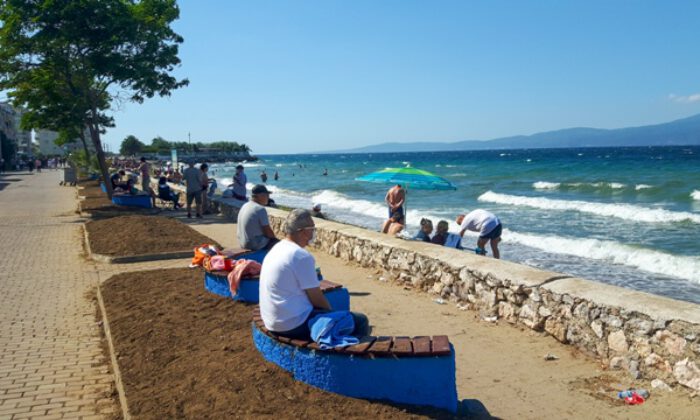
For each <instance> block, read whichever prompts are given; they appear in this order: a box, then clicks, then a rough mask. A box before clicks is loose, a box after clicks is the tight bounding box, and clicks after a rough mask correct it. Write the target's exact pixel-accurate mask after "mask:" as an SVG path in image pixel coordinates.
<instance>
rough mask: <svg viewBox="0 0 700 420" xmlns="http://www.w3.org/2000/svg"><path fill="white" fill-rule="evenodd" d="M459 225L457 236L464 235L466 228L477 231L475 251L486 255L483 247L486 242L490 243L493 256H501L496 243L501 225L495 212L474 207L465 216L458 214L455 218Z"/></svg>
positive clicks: (501, 229) (501, 228)
mask: <svg viewBox="0 0 700 420" xmlns="http://www.w3.org/2000/svg"><path fill="white" fill-rule="evenodd" d="M455 221H456V222H457V224H458V225H459V226H460V231H459V236H462V237H463V236H464V232H466V231H467V230H469V231H472V232H478V233H479V239H477V241H476V247H477V248H476V250H475V251H476V253H477V254H481V255H486V250H485V249H484V247H485V246H486V243H487V242H490V243H491V251H493V257H494V258H501V253H500V252H499V250H498V243H499V242H501V232H502V231H503V225H501V221H500V220H499V219H498V217H496V215H495V214H493V213H491V212H489V211H486V210H482V209H476V210H473V211H471V212H470V213H469V214H467V215H466V216H465V215H464V214H460V215H459V216H457V219H456V220H455Z"/></svg>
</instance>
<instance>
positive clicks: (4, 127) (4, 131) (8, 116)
mask: <svg viewBox="0 0 700 420" xmlns="http://www.w3.org/2000/svg"><path fill="white" fill-rule="evenodd" d="M0 140H1V141H2V145H1V147H0V157H1V158H3V159H4V160H7V161H9V160H10V158H12V156H4V155H3V153H7V151H8V150H12V149H15V148H16V146H17V131H16V130H15V110H14V108H12V106H11V105H10V104H8V103H5V102H0Z"/></svg>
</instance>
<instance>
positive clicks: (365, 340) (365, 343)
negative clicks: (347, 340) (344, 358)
mask: <svg viewBox="0 0 700 420" xmlns="http://www.w3.org/2000/svg"><path fill="white" fill-rule="evenodd" d="M376 339H377V337H372V336H368V337H362V338H360V342H359V343H357V344H355V345H354V346H348V347H345V348H343V349H342V351H341V353H350V354H364V353H366V352H367V349H369V348H370V346H371V345H372V343H374V341H375V340H376Z"/></svg>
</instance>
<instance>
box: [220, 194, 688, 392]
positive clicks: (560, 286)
mask: <svg viewBox="0 0 700 420" xmlns="http://www.w3.org/2000/svg"><path fill="white" fill-rule="evenodd" d="M225 206H226V205H222V207H225ZM228 213H234V212H233V211H229V212H228ZM235 213H236V214H237V211H236V212H235ZM268 214H269V215H270V223H271V225H272V228H273V230H274V231H275V232H276V233H277V235H278V236H281V235H282V233H281V232H282V231H281V227H282V224H283V221H284V218H285V217H286V212H284V211H281V210H277V209H268ZM316 226H317V240H316V243H315V245H314V247H315V248H316V249H318V250H321V251H324V252H327V253H328V254H331V255H333V256H335V257H338V258H341V259H343V260H344V261H348V262H353V263H356V264H358V265H360V266H363V267H369V268H374V269H379V270H383V271H384V273H385V276H386V277H388V278H389V279H391V280H392V281H393V282H395V283H398V284H400V285H410V286H412V287H414V288H417V289H421V290H423V291H425V292H428V293H431V294H435V295H439V296H440V297H442V298H443V299H445V300H449V301H451V302H454V303H455V304H458V305H461V306H466V307H468V308H469V309H472V310H477V311H479V312H480V313H481V315H482V318H484V319H488V320H494V319H499V320H504V321H507V322H510V323H512V324H518V325H523V326H525V327H527V328H530V329H532V330H535V331H540V332H542V333H543V334H548V335H551V336H552V337H554V338H556V339H557V340H559V341H560V342H562V343H565V344H570V345H572V346H575V347H577V348H578V349H581V350H582V351H584V352H586V353H588V354H590V355H592V356H594V357H596V358H597V359H599V360H601V361H603V362H605V363H606V364H608V365H609V366H610V367H611V368H613V369H626V370H627V371H629V372H630V374H631V375H632V376H634V377H635V378H637V377H645V378H648V379H661V380H663V381H665V382H666V383H668V384H671V385H673V384H675V383H680V384H682V385H684V386H687V387H689V388H691V389H693V390H696V391H700V368H699V365H700V305H696V304H692V303H688V302H682V301H676V300H673V299H668V298H664V297H660V296H655V295H651V294H648V293H642V292H636V291H633V290H629V289H624V288H620V287H616V286H610V285H606V284H603V283H598V282H594V281H590V280H585V279H580V278H574V277H572V276H567V275H564V274H560V273H555V272H550V271H544V270H539V269H536V268H531V267H528V266H524V265H520V264H515V263H511V262H508V261H500V260H495V259H492V258H485V257H480V256H477V255H475V254H471V253H468V252H464V251H458V250H456V249H450V248H444V247H438V246H435V245H432V244H426V243H422V242H413V241H406V240H402V239H397V238H392V237H389V236H388V235H382V234H380V233H378V232H371V231H368V230H366V229H362V228H358V227H354V226H349V225H344V224H341V223H336V222H331V221H326V220H320V219H317V221H316Z"/></svg>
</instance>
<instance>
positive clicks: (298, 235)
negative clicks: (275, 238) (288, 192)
mask: <svg viewBox="0 0 700 420" xmlns="http://www.w3.org/2000/svg"><path fill="white" fill-rule="evenodd" d="M284 232H285V234H286V235H287V239H289V240H290V241H292V242H295V243H296V244H297V245H299V246H300V247H302V248H303V247H305V246H307V245H308V244H309V243H311V242H312V241H313V239H314V238H315V237H316V233H315V232H316V225H315V224H314V219H313V218H312V217H311V212H309V211H308V210H304V209H294V210H292V211H291V212H289V214H288V215H287V219H286V220H285V222H284Z"/></svg>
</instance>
